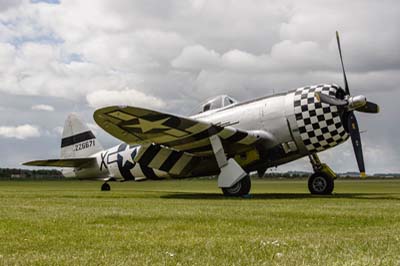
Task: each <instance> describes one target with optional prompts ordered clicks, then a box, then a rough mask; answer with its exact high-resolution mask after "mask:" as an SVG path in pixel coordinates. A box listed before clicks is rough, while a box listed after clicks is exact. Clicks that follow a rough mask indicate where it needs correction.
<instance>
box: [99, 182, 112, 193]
mask: <svg viewBox="0 0 400 266" xmlns="http://www.w3.org/2000/svg"><path fill="white" fill-rule="evenodd" d="M110 190H111V187H110V184H108V183H104V184H103V185H101V191H110Z"/></svg>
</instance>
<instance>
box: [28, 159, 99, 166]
mask: <svg viewBox="0 0 400 266" xmlns="http://www.w3.org/2000/svg"><path fill="white" fill-rule="evenodd" d="M95 163H96V158H70V159H49V160H36V161H30V162H26V163H23V165H28V166H53V167H81V166H83V165H85V166H86V165H91V164H95Z"/></svg>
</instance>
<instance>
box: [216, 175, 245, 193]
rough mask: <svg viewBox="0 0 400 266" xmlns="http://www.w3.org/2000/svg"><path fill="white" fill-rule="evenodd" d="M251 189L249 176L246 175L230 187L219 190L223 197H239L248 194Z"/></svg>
mask: <svg viewBox="0 0 400 266" xmlns="http://www.w3.org/2000/svg"><path fill="white" fill-rule="evenodd" d="M250 188H251V180H250V176H249V175H246V176H245V177H243V178H242V179H240V180H239V181H238V182H237V183H236V184H234V185H233V186H231V187H223V188H221V190H222V192H223V193H224V196H231V197H240V196H244V195H247V194H249V192H250Z"/></svg>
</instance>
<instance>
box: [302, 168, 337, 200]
mask: <svg viewBox="0 0 400 266" xmlns="http://www.w3.org/2000/svg"><path fill="white" fill-rule="evenodd" d="M334 187H335V183H334V181H333V178H332V177H331V176H330V175H328V174H325V173H314V174H312V175H311V176H310V178H309V179H308V190H309V191H310V193H311V194H316V195H329V194H332V191H333V188H334Z"/></svg>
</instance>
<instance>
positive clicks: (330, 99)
mask: <svg viewBox="0 0 400 266" xmlns="http://www.w3.org/2000/svg"><path fill="white" fill-rule="evenodd" d="M315 97H316V98H317V100H318V101H319V102H322V103H327V104H330V105H335V106H346V105H347V104H348V102H347V101H346V100H341V99H338V98H335V97H332V96H329V95H326V94H323V93H321V92H319V91H318V92H316V93H315Z"/></svg>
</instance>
